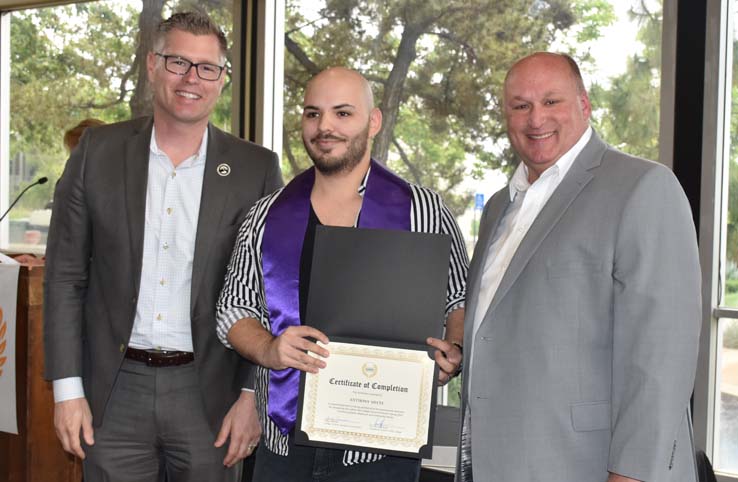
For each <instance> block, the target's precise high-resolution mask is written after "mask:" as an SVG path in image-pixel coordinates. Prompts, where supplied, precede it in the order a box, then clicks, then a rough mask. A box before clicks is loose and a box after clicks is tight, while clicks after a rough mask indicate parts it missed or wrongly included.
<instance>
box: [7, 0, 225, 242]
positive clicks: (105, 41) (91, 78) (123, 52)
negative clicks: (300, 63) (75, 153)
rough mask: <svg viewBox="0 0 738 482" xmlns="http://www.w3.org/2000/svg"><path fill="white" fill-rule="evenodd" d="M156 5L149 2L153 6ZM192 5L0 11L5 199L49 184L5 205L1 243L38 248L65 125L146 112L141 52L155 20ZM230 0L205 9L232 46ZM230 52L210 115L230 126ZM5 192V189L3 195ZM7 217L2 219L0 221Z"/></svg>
mask: <svg viewBox="0 0 738 482" xmlns="http://www.w3.org/2000/svg"><path fill="white" fill-rule="evenodd" d="M155 5H156V6H155ZM193 5H194V6H197V5H196V4H191V3H187V0H175V1H171V2H144V7H143V9H142V3H141V2H140V1H138V0H119V1H108V2H105V1H96V2H87V3H79V4H74V5H67V6H59V7H47V8H37V9H27V10H18V11H13V12H10V13H6V14H5V15H6V16H7V17H9V19H7V20H6V19H4V25H6V26H9V32H8V31H3V32H2V43H3V44H5V43H6V42H8V40H9V45H10V48H9V53H8V57H9V58H8V61H9V65H10V74H9V79H7V82H8V83H9V86H8V88H7V90H5V92H7V93H8V94H7V98H8V100H5V102H9V119H8V125H9V142H8V143H7V146H6V145H5V143H2V144H3V145H2V149H4V151H0V159H2V161H1V162H2V163H3V165H4V166H7V167H6V169H7V172H8V177H7V183H8V186H7V189H8V190H7V191H6V190H4V189H3V190H2V196H3V202H2V203H0V205H2V206H7V205H8V204H9V203H10V202H12V200H13V199H15V198H16V196H17V195H18V194H19V193H20V192H21V190H22V189H24V188H25V187H27V186H28V185H30V184H31V183H32V182H34V181H35V180H36V179H38V178H40V177H48V179H49V181H48V182H47V183H46V184H44V185H40V186H36V187H33V188H32V189H30V190H29V191H28V192H27V193H26V194H25V195H24V197H23V198H22V199H21V200H20V201H19V202H18V204H17V205H16V206H15V207H14V208H13V210H12V212H10V214H9V216H8V218H9V222H8V228H7V234H6V235H5V236H4V237H2V239H0V246H2V247H7V248H9V249H11V250H13V251H21V252H28V251H36V252H43V249H44V247H45V243H46V233H47V230H48V225H49V219H50V216H51V208H52V207H53V206H52V205H51V200H52V197H53V191H54V186H55V184H56V181H57V180H58V178H59V176H60V175H61V173H62V170H63V169H64V163H65V160H66V159H67V157H68V155H69V153H68V150H67V149H66V148H65V146H64V143H63V137H64V133H65V131H67V130H68V129H70V128H72V127H74V126H75V125H77V124H78V123H79V122H80V121H82V120H83V119H90V118H92V119H99V120H101V121H103V122H106V123H109V122H118V121H122V120H126V119H129V118H135V117H139V116H142V115H148V114H150V111H151V102H150V97H149V90H148V82H147V80H146V58H145V57H146V53H147V51H148V50H149V48H150V43H151V38H152V33H153V31H154V29H155V27H156V25H157V24H158V22H159V20H160V19H161V18H166V17H168V16H169V15H170V14H171V13H172V12H174V11H177V10H178V9H183V8H192V7H193ZM232 10H233V2H232V1H229V0H217V1H215V2H211V3H209V4H208V14H209V15H210V16H211V17H212V18H213V20H214V21H215V22H216V23H217V24H218V25H221V26H222V27H223V29H224V30H225V31H226V35H227V37H228V44H229V46H232V45H233V37H234V36H233V30H234V29H233V13H232ZM231 63H232V62H231V55H230V52H229V58H228V61H227V70H226V73H225V75H226V76H227V78H226V83H225V86H224V89H223V93H222V94H221V97H220V99H219V101H218V104H217V106H216V108H215V111H214V113H213V115H212V116H211V121H212V122H213V123H214V124H215V125H217V126H218V127H220V128H222V129H225V130H227V131H230V130H231V124H232V123H231V98H232V94H231V92H232V89H231V77H230V70H231ZM8 192H9V194H8ZM4 222H6V221H4Z"/></svg>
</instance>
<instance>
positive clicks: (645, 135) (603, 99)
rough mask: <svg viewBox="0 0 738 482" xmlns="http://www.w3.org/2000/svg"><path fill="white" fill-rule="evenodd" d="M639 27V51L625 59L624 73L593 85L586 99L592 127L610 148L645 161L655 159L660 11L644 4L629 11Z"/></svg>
mask: <svg viewBox="0 0 738 482" xmlns="http://www.w3.org/2000/svg"><path fill="white" fill-rule="evenodd" d="M630 15H631V18H632V19H634V20H636V21H637V22H638V24H639V25H640V27H641V28H640V30H639V32H638V40H639V41H640V42H641V43H642V45H643V51H642V52H640V53H636V54H633V55H631V56H630V57H629V58H628V62H627V67H626V70H625V72H623V73H622V74H621V75H618V76H616V77H614V78H612V79H610V86H609V87H605V86H602V85H593V86H592V88H591V89H590V92H589V93H590V98H591V100H592V104H593V109H594V110H595V113H594V119H593V124H594V126H595V129H596V130H597V131H599V133H600V134H601V135H602V137H603V138H604V139H605V140H607V142H608V143H610V144H612V145H613V146H615V147H617V148H619V149H621V150H623V151H626V152H628V153H629V154H633V155H636V156H640V157H644V158H646V159H653V160H657V159H658V157H659V145H658V140H659V105H660V89H659V82H660V72H661V23H662V22H661V11H656V12H650V11H648V10H646V7H645V5H644V4H641V5H640V6H639V9H635V8H632V9H631V10H630Z"/></svg>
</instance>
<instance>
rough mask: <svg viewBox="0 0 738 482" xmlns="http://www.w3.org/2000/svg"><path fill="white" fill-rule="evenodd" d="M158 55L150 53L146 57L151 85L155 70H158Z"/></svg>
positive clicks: (147, 72)
mask: <svg viewBox="0 0 738 482" xmlns="http://www.w3.org/2000/svg"><path fill="white" fill-rule="evenodd" d="M156 60H157V58H156V54H154V52H149V53H148V54H147V55H146V75H147V77H148V79H149V83H151V78H152V77H153V75H154V69H155V68H156Z"/></svg>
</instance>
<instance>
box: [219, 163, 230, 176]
mask: <svg viewBox="0 0 738 482" xmlns="http://www.w3.org/2000/svg"><path fill="white" fill-rule="evenodd" d="M217 170H218V175H219V176H222V177H225V176H227V175H228V174H230V173H231V166H229V165H228V164H226V163H225V162H224V163H223V164H218V167H217Z"/></svg>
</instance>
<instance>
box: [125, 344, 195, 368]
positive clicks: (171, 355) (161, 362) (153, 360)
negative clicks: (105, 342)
mask: <svg viewBox="0 0 738 482" xmlns="http://www.w3.org/2000/svg"><path fill="white" fill-rule="evenodd" d="M126 358H128V359H129V360H134V361H138V362H143V363H146V365H148V366H150V367H174V366H177V365H184V364H186V363H190V362H192V361H193V360H194V359H195V354H194V353H192V352H189V351H148V350H139V349H138V348H131V347H130V346H129V347H128V348H127V349H126Z"/></svg>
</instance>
